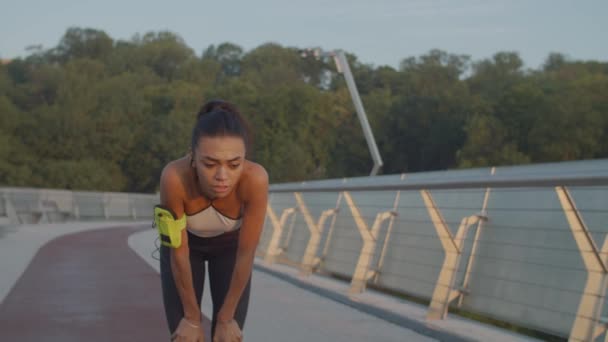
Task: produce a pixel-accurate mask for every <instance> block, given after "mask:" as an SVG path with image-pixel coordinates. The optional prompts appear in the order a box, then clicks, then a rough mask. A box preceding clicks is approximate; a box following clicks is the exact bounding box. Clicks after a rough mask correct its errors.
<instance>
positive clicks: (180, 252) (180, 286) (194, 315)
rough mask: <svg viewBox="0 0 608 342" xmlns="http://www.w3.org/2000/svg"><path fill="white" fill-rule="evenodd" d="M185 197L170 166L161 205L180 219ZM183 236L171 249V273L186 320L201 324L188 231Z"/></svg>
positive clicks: (164, 178) (163, 178)
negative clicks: (179, 242)
mask: <svg viewBox="0 0 608 342" xmlns="http://www.w3.org/2000/svg"><path fill="white" fill-rule="evenodd" d="M184 197H185V189H184V185H183V181H182V179H181V178H180V176H179V170H178V169H177V167H176V165H175V164H173V163H172V164H169V165H167V166H166V167H165V168H164V169H163V172H162V174H161V177H160V202H161V205H163V206H165V207H167V208H169V209H171V210H172V211H173V212H174V213H175V215H177V217H176V219H179V218H181V217H182V216H183V215H184V201H183V198H184ZM181 234H182V243H181V245H180V246H179V247H178V248H171V271H172V273H173V279H174V280H175V286H176V288H177V292H178V294H179V297H180V299H181V302H182V306H183V308H184V318H185V319H187V320H188V321H190V322H192V323H194V324H200V321H201V310H200V308H199V306H198V303H197V302H196V296H195V294H194V286H193V284H192V271H191V268H190V250H189V248H188V234H187V230H186V229H184V230H182V232H181Z"/></svg>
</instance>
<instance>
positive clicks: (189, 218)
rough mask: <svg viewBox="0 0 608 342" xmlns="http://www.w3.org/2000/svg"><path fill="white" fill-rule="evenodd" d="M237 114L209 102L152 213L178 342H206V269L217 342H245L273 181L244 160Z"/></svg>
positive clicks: (166, 175) (244, 139) (169, 168)
mask: <svg viewBox="0 0 608 342" xmlns="http://www.w3.org/2000/svg"><path fill="white" fill-rule="evenodd" d="M248 140H249V139H248V131H247V126H246V124H245V122H244V121H243V119H242V117H241V116H240V114H239V112H238V110H237V109H236V108H235V107H234V106H233V105H231V104H229V103H227V102H224V101H211V102H208V103H207V104H205V105H204V106H203V107H202V108H201V110H200V112H199V113H198V117H197V121H196V124H195V126H194V129H193V131H192V145H191V151H190V153H189V154H188V155H187V156H184V157H183V158H180V159H177V160H174V161H172V162H170V163H168V164H167V165H166V166H165V168H164V169H163V171H162V174H161V179H160V200H161V204H160V205H159V206H156V207H155V210H154V215H155V222H156V225H157V227H158V230H159V232H160V239H161V248H160V266H161V267H160V269H161V282H162V293H163V302H164V306H165V314H166V317H167V322H168V325H169V330H170V333H171V339H172V340H173V341H180V342H181V341H188V342H189V341H203V339H204V338H203V329H202V327H201V310H200V304H201V299H202V295H203V285H204V282H205V262H207V266H208V269H209V272H208V274H209V287H210V289H211V298H212V302H213V317H212V329H211V335H212V336H213V341H214V342H216V341H219V342H224V341H227V342H233V341H241V340H242V329H243V325H244V323H245V317H246V315H247V306H248V303H249V291H250V286H251V271H252V267H253V260H254V255H255V250H256V247H257V244H258V242H259V239H260V234H261V231H262V226H263V224H264V217H265V215H266V204H267V201H268V174H267V173H266V171H265V170H264V168H263V167H262V166H261V165H259V164H256V163H254V162H252V161H249V160H247V159H246V157H247V156H246V151H247V149H248Z"/></svg>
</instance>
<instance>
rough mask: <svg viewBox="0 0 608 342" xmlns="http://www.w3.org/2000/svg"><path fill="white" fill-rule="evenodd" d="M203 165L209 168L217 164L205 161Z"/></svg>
mask: <svg viewBox="0 0 608 342" xmlns="http://www.w3.org/2000/svg"><path fill="white" fill-rule="evenodd" d="M203 165H205V167H207V168H212V167H214V166H215V164H207V163H204V164H203Z"/></svg>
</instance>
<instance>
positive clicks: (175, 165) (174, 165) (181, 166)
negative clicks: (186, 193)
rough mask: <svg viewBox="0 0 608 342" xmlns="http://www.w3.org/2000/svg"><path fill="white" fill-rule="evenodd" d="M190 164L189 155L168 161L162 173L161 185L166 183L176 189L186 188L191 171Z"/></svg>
mask: <svg viewBox="0 0 608 342" xmlns="http://www.w3.org/2000/svg"><path fill="white" fill-rule="evenodd" d="M188 166H189V159H188V157H187V156H185V157H182V158H179V159H176V160H172V161H170V162H168V163H167V165H165V167H164V168H163V170H162V171H161V174H160V182H161V187H162V186H163V185H166V186H170V187H171V188H173V189H175V190H178V189H184V188H185V184H186V181H187V176H188V175H187V173H188V171H189V168H188Z"/></svg>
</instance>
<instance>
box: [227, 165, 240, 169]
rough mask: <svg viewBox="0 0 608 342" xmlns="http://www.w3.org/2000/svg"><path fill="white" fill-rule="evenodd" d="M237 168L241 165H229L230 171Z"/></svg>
mask: <svg viewBox="0 0 608 342" xmlns="http://www.w3.org/2000/svg"><path fill="white" fill-rule="evenodd" d="M239 166H241V164H230V168H231V169H236V168H237V167H239Z"/></svg>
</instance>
